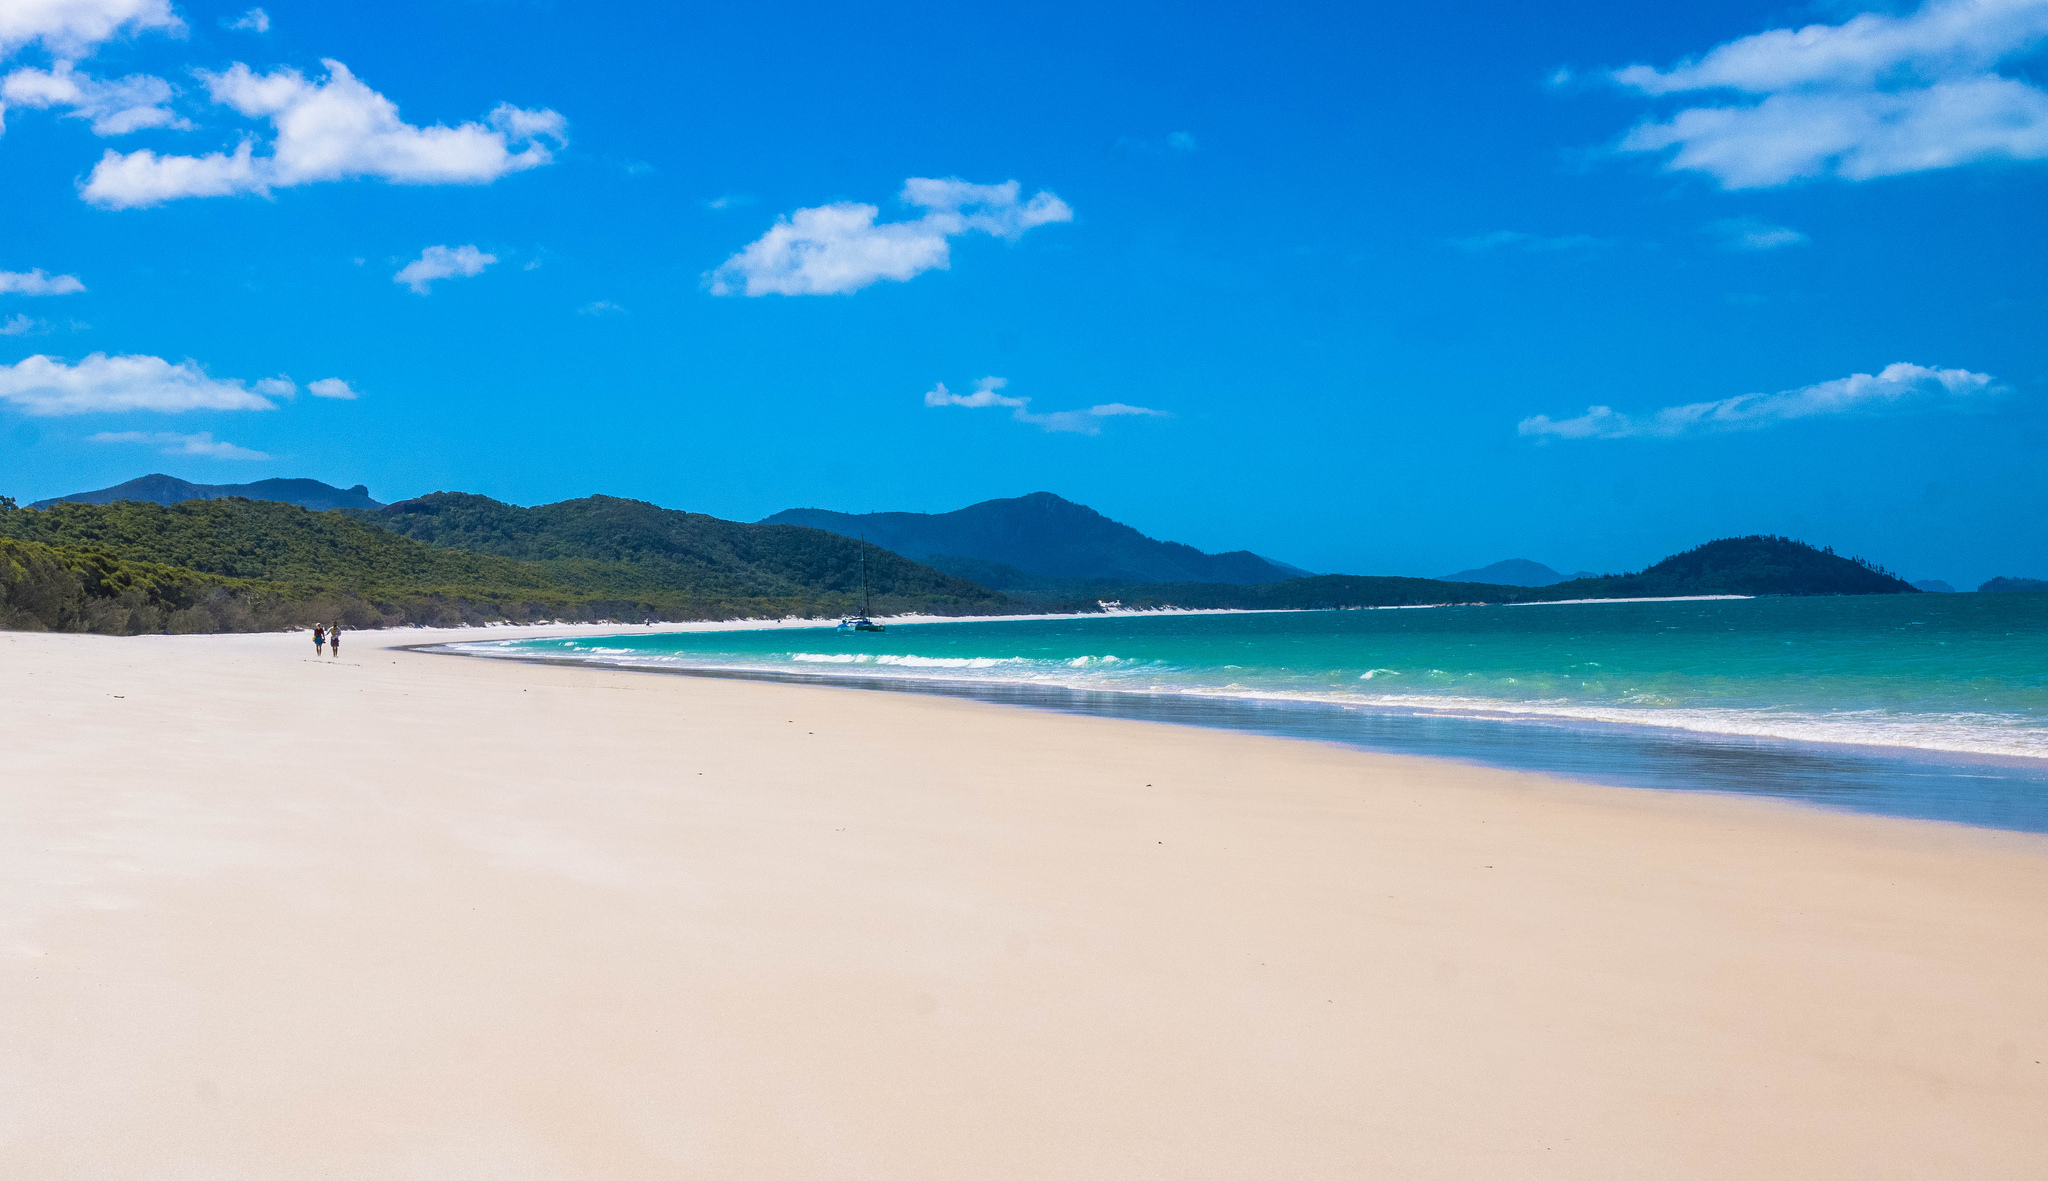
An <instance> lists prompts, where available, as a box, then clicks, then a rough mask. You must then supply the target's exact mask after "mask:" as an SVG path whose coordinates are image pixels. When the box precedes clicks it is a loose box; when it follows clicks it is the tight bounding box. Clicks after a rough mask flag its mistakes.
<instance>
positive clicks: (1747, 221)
mask: <svg viewBox="0 0 2048 1181" xmlns="http://www.w3.org/2000/svg"><path fill="white" fill-rule="evenodd" d="M1707 231H1708V232H1709V233H1711V234H1713V235H1715V236H1716V237H1718V238H1720V239H1721V246H1722V247H1723V248H1724V249H1727V250H1745V251H1761V250H1782V249H1784V248H1785V247H1787V246H1804V245H1806V244H1807V243H1808V242H1811V241H1812V240H1813V239H1811V238H1808V237H1807V236H1806V235H1805V234H1802V233H1800V232H1799V231H1798V230H1795V229H1793V228H1792V227H1791V226H1778V225H1772V224H1771V223H1770V222H1767V221H1764V220H1762V219H1760V218H1755V217H1729V218H1723V219H1722V220H1720V221H1717V222H1715V223H1714V224H1712V225H1710V226H1708V227H1707Z"/></svg>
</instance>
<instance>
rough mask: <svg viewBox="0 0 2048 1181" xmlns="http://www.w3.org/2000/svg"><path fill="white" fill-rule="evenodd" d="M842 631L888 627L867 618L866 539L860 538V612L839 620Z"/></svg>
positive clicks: (875, 630)
mask: <svg viewBox="0 0 2048 1181" xmlns="http://www.w3.org/2000/svg"><path fill="white" fill-rule="evenodd" d="M839 630H840V631H843V632H879V631H888V630H889V629H888V628H886V627H883V626H882V625H881V624H879V623H876V622H875V621H874V620H872V619H869V618H868V539H867V538H866V537H862V538H861V539H860V614H859V615H850V616H848V617H847V618H845V619H842V620H840V621H839Z"/></svg>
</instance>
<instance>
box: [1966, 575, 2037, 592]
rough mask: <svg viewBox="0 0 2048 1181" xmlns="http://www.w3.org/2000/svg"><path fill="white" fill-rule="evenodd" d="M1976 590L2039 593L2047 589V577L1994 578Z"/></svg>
mask: <svg viewBox="0 0 2048 1181" xmlns="http://www.w3.org/2000/svg"><path fill="white" fill-rule="evenodd" d="M1977 590H1978V591H1979V592H1980V593H1984V594H2014V593H2024V594H2040V593H2041V592H2042V591H2048V579H2041V578H1994V579H1992V580H1991V581H1990V582H1987V583H1985V584H1984V585H1983V586H1980V587H1978V588H1977Z"/></svg>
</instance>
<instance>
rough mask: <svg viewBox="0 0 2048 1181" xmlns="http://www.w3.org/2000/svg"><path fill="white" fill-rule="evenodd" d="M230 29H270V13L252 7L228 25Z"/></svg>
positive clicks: (263, 31) (249, 30) (261, 30)
mask: <svg viewBox="0 0 2048 1181" xmlns="http://www.w3.org/2000/svg"><path fill="white" fill-rule="evenodd" d="M228 28H230V29H242V30H245V31H247V32H251V33H268V32H269V31H270V14H269V13H267V12H265V11H263V10H262V9H260V8H252V9H250V10H249V11H247V12H245V13H243V14H242V15H241V16H240V17H238V18H236V19H235V20H234V21H233V22H231V23H230V24H229V25H228Z"/></svg>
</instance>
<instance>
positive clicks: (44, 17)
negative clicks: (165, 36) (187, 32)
mask: <svg viewBox="0 0 2048 1181" xmlns="http://www.w3.org/2000/svg"><path fill="white" fill-rule="evenodd" d="M149 29H160V30H162V31H164V32H167V33H181V32H183V31H184V29H185V22H183V21H181V20H179V19H178V14H177V13H175V12H172V11H171V5H170V0H6V3H4V4H0V58H4V57H7V56H10V55H11V54H13V53H14V51H16V50H18V49H20V48H22V47H23V46H26V45H30V44H33V43H35V42H37V41H40V42H42V44H43V48H44V49H46V50H48V51H49V53H50V55H51V56H52V57H59V58H66V59H77V58H81V57H84V56H86V55H87V54H90V53H91V52H92V51H93V49H94V47H95V46H98V45H99V44H100V43H101V42H104V41H111V40H113V39H114V38H115V37H118V36H122V35H124V34H126V35H132V34H135V33H140V32H144V31H146V30H149Z"/></svg>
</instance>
